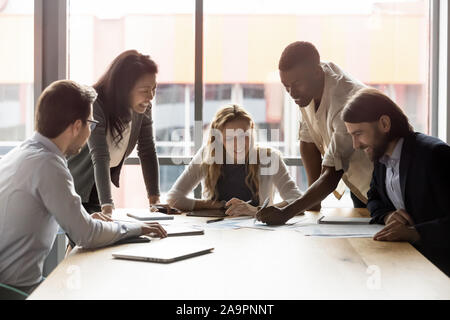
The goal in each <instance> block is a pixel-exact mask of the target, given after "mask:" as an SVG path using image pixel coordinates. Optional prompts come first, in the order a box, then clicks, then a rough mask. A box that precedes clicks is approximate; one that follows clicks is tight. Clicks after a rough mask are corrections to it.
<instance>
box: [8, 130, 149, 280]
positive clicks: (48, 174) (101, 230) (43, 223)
mask: <svg viewBox="0 0 450 320" xmlns="http://www.w3.org/2000/svg"><path fill="white" fill-rule="evenodd" d="M58 224H59V225H60V226H61V227H62V228H63V229H64V230H65V231H66V232H67V233H68V235H69V236H70V238H71V239H72V240H73V241H74V242H75V243H76V244H77V245H79V246H82V247H85V248H94V247H101V246H106V245H109V244H112V243H114V242H116V241H118V240H120V239H122V238H127V237H131V236H136V235H139V234H140V233H141V226H140V224H138V223H129V224H125V223H118V222H103V221H99V220H95V219H92V218H91V217H90V216H89V214H88V213H87V212H86V211H85V210H84V208H83V206H82V205H81V199H80V197H79V196H78V194H77V193H76V192H75V188H74V184H73V179H72V176H71V174H70V171H69V169H68V168H67V162H66V158H65V157H64V155H63V154H62V153H61V151H60V150H59V148H58V147H57V146H56V145H55V144H54V143H53V142H52V141H51V140H49V139H47V138H46V137H44V136H42V135H41V134H39V133H35V134H34V135H33V136H32V137H31V138H30V139H28V140H26V141H25V142H23V143H22V144H21V145H20V146H18V147H16V148H14V149H13V150H11V151H10V152H9V153H8V154H7V155H5V157H3V158H2V159H1V160H0V282H1V283H5V284H9V285H13V286H31V285H34V284H36V283H39V282H40V281H41V280H42V268H43V264H44V260H45V258H46V257H47V255H48V254H49V252H50V249H51V247H52V245H53V242H54V240H55V237H56V234H57V232H58Z"/></svg>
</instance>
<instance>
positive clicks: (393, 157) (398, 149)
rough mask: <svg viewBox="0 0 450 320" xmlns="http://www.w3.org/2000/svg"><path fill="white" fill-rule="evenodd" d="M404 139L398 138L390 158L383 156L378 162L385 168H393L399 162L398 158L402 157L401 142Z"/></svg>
mask: <svg viewBox="0 0 450 320" xmlns="http://www.w3.org/2000/svg"><path fill="white" fill-rule="evenodd" d="M404 140H405V139H404V138H400V139H399V140H398V141H397V144H396V145H395V148H394V151H393V152H392V154H391V156H388V155H386V154H385V155H384V156H382V157H381V158H380V162H381V163H382V164H384V165H385V166H393V165H395V164H397V163H398V162H399V161H400V157H401V155H402V148H403V141H404Z"/></svg>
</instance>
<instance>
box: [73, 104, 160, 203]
mask: <svg viewBox="0 0 450 320" xmlns="http://www.w3.org/2000/svg"><path fill="white" fill-rule="evenodd" d="M93 116H94V119H95V120H97V121H99V123H98V124H97V126H96V127H95V129H94V131H93V132H92V133H91V136H90V138H89V140H88V144H87V146H85V147H84V148H83V150H82V151H81V152H80V153H79V154H78V155H76V156H74V157H71V158H70V159H69V169H70V172H71V173H72V176H73V179H74V182H75V190H76V191H77V193H78V194H79V195H80V196H81V199H82V201H83V202H88V201H89V196H90V193H91V190H92V187H93V185H94V183H95V185H96V187H97V193H98V196H99V200H100V204H102V205H103V204H113V203H114V202H113V199H112V195H111V181H112V182H113V183H114V185H115V186H117V187H119V177H120V171H121V169H122V166H123V163H124V161H125V159H126V158H127V157H128V156H129V155H130V153H131V152H132V151H133V149H134V147H135V146H136V144H137V151H138V157H139V159H140V162H141V167H142V173H143V176H144V182H145V186H146V188H147V194H148V196H151V195H159V165H158V159H157V156H156V148H155V140H154V137H153V120H152V114H151V109H150V108H149V109H147V111H146V112H145V113H144V114H138V113H136V112H133V113H132V120H131V133H130V140H129V142H128V147H127V149H126V152H125V155H124V157H123V159H122V161H121V162H120V164H119V165H118V166H116V167H113V168H110V165H109V163H110V155H109V148H108V143H107V139H106V136H107V130H109V127H108V125H107V119H106V117H105V114H104V112H103V109H102V101H101V100H99V99H97V100H96V101H95V103H94V107H93Z"/></svg>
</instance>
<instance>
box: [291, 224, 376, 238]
mask: <svg viewBox="0 0 450 320" xmlns="http://www.w3.org/2000/svg"><path fill="white" fill-rule="evenodd" d="M383 228H384V226H383V225H379V224H368V225H341V224H309V225H303V226H298V227H296V228H295V231H298V232H300V233H302V234H303V235H305V236H315V237H334V238H350V237H353V238H354V237H357V238H371V237H373V236H374V235H375V234H376V233H377V232H378V231H380V230H381V229H383Z"/></svg>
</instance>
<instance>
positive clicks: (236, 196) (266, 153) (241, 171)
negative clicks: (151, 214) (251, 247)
mask: <svg viewBox="0 0 450 320" xmlns="http://www.w3.org/2000/svg"><path fill="white" fill-rule="evenodd" d="M254 131H255V124H254V122H253V120H252V118H251V116H250V114H249V113H248V112H247V111H246V110H245V109H244V108H242V107H240V106H238V105H229V106H226V107H223V108H222V109H220V110H219V111H217V113H216V115H215V117H214V119H213V121H212V123H211V126H210V130H209V136H208V141H207V144H206V145H205V146H203V147H202V148H201V149H200V150H199V151H198V152H197V154H196V155H195V156H194V158H193V159H192V161H191V163H190V164H189V166H188V168H187V169H186V170H185V171H184V172H183V174H182V175H181V176H180V177H179V178H178V180H177V181H176V182H175V184H174V185H173V187H172V189H171V190H170V191H169V193H168V196H167V201H168V203H169V205H170V206H172V207H175V208H177V209H180V210H184V211H190V210H202V209H219V208H227V210H226V212H225V213H226V214H227V215H230V216H239V215H251V216H254V215H255V214H256V212H257V211H258V206H260V205H262V204H263V202H264V201H265V200H266V199H269V205H273V204H272V203H273V196H274V194H275V188H276V189H278V191H279V193H280V195H281V197H282V198H283V200H284V201H283V202H281V203H278V204H276V206H278V207H283V206H286V205H288V204H289V203H291V202H293V201H295V200H296V199H298V198H299V197H300V196H301V193H300V191H299V190H298V188H297V186H296V184H295V182H294V181H293V180H292V178H291V177H290V175H289V173H288V171H287V168H286V165H285V164H284V162H283V160H282V159H281V156H280V155H279V153H278V152H275V151H274V150H271V149H270V148H260V147H257V146H255V144H254V136H255V134H254ZM199 183H202V187H203V188H202V190H203V199H201V200H199V199H192V198H189V197H188V194H189V193H190V192H191V191H192V190H193V189H194V188H195V187H196V186H197V185H198V184H199Z"/></svg>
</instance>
